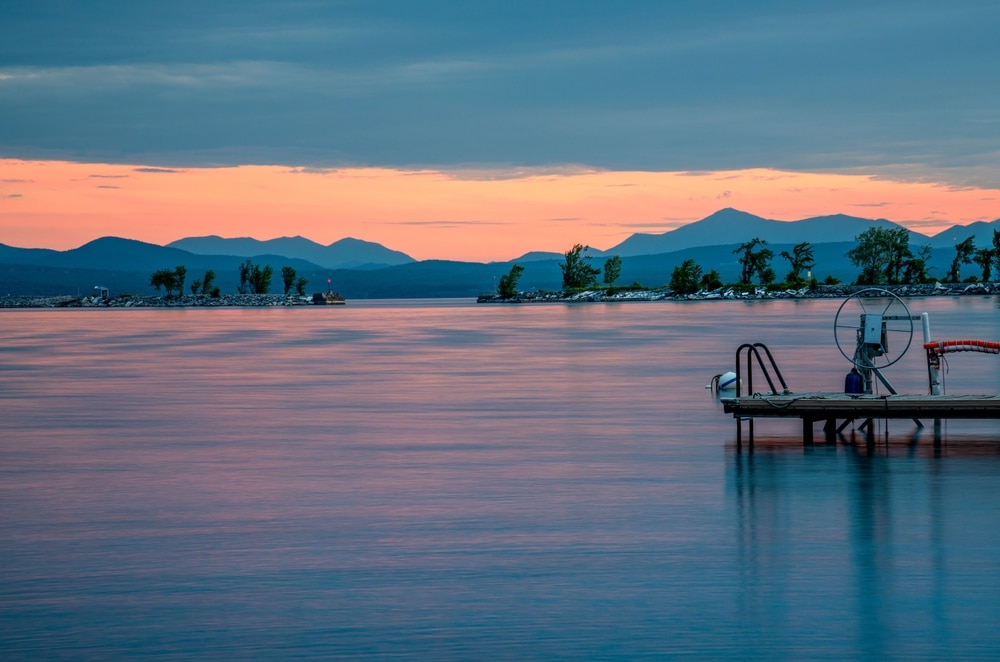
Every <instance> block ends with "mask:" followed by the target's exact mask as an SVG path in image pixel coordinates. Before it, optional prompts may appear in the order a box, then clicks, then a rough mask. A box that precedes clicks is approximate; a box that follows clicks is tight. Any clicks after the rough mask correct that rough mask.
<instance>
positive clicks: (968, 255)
mask: <svg viewBox="0 0 1000 662" xmlns="http://www.w3.org/2000/svg"><path fill="white" fill-rule="evenodd" d="M975 252H976V238H975V237H969V238H968V239H966V240H964V241H960V242H958V243H957V244H955V259H954V260H952V261H951V269H949V270H948V280H949V281H950V282H952V283H958V282H960V281H961V279H962V274H961V271H962V265H963V264H972V256H973V255H974V254H975Z"/></svg>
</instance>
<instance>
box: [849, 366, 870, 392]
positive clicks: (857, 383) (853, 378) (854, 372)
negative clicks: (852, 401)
mask: <svg viewBox="0 0 1000 662" xmlns="http://www.w3.org/2000/svg"><path fill="white" fill-rule="evenodd" d="M864 392H865V384H864V381H863V380H862V379H861V373H860V372H858V369H857V368H851V371H850V372H849V373H847V377H845V378H844V393H850V394H852V395H854V394H858V393H864Z"/></svg>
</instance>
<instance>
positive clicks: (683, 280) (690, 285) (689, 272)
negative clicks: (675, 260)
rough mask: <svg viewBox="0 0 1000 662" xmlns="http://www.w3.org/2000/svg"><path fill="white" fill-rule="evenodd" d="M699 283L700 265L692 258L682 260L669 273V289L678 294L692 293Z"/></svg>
mask: <svg viewBox="0 0 1000 662" xmlns="http://www.w3.org/2000/svg"><path fill="white" fill-rule="evenodd" d="M700 284H701V267H700V266H698V265H697V264H696V263H695V261H694V260H690V259H689V260H684V261H683V262H681V263H680V264H679V265H677V266H676V267H674V271H673V273H672V274H671V275H670V289H671V290H673V291H674V292H676V293H678V294H694V293H695V292H697V291H698V286H699V285H700Z"/></svg>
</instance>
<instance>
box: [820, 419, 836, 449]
mask: <svg viewBox="0 0 1000 662" xmlns="http://www.w3.org/2000/svg"><path fill="white" fill-rule="evenodd" d="M823 434H824V436H825V437H826V443H828V444H835V443H837V419H835V418H828V419H826V423H824V424H823Z"/></svg>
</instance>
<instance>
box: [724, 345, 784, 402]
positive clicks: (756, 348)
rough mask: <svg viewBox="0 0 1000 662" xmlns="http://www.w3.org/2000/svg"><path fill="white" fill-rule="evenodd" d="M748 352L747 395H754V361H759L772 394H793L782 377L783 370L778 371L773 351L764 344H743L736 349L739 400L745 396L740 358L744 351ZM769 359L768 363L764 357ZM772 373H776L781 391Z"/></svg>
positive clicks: (737, 395) (737, 394)
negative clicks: (776, 385)
mask: <svg viewBox="0 0 1000 662" xmlns="http://www.w3.org/2000/svg"><path fill="white" fill-rule="evenodd" d="M744 350H746V372H747V394H748V395H753V392H754V390H753V372H754V371H753V365H754V362H753V359H757V365H758V367H759V368H760V372H761V374H763V375H764V379H765V380H767V385H768V386H769V387H770V389H771V393H781V394H783V395H787V394H789V393H791V391H790V390H789V389H788V384H786V383H785V378H784V377H783V376H782V375H781V370H779V369H778V364H777V363H775V361H774V355H773V354H771V350H769V349H768V348H767V345H765V344H764V343H759V342H755V343H743V344H742V345H740V346H739V347H737V348H736V397H737V398H739V397H741V396H742V395H743V393H742V392H741V391H742V389H743V381H742V379H741V373H740V357H741V355H742V354H743V351H744ZM761 350H763V352H764V353H763V356H762V355H761ZM765 356H766V357H767V361H766V362H765V361H764V357H765ZM768 365H770V371H769V370H768ZM771 372H773V373H774V377H776V378H777V380H778V383H779V384H781V390H780V391H779V390H778V389H777V387H775V385H774V379H772V378H771Z"/></svg>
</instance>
